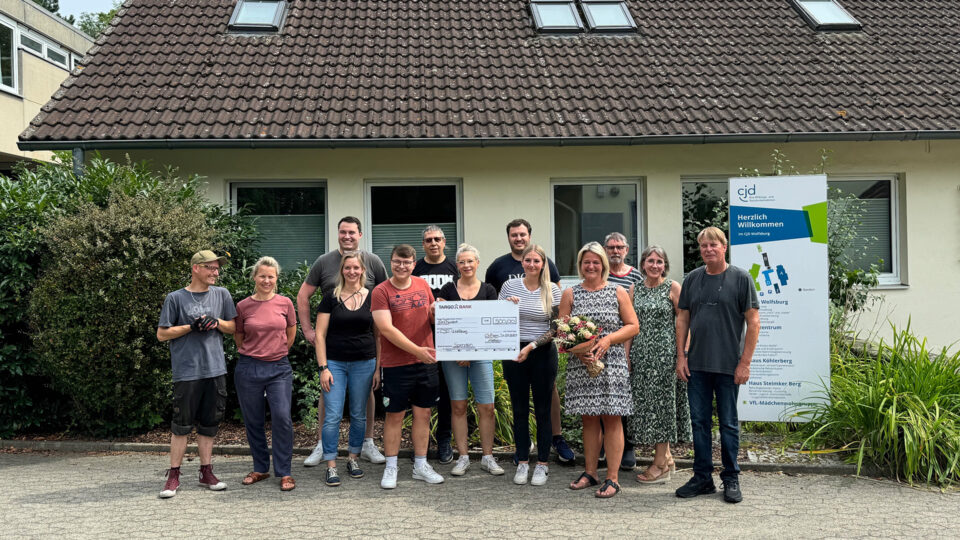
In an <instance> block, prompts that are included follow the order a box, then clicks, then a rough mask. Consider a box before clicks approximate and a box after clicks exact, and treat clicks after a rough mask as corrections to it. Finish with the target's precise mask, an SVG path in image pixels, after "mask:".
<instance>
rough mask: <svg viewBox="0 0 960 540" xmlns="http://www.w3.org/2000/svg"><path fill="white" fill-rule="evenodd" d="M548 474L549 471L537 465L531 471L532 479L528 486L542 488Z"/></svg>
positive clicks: (545, 467)
mask: <svg viewBox="0 0 960 540" xmlns="http://www.w3.org/2000/svg"><path fill="white" fill-rule="evenodd" d="M548 474H550V469H549V468H548V467H547V466H546V465H541V464H539V463H537V466H536V467H534V469H533V479H532V480H530V485H531V486H542V485H544V484H546V483H547V475H548Z"/></svg>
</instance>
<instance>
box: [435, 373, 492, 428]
mask: <svg viewBox="0 0 960 540" xmlns="http://www.w3.org/2000/svg"><path fill="white" fill-rule="evenodd" d="M440 364H441V366H442V368H443V375H444V377H446V380H447V388H448V389H449V390H450V399H451V400H452V401H465V400H466V399H467V397H468V396H469V392H468V391H467V379H469V380H470V384H471V385H472V386H473V398H474V400H475V401H476V402H477V403H484V404H486V403H493V360H471V361H470V365H469V366H468V367H461V366H458V365H457V363H456V362H441V363H440ZM440 399H441V400H442V399H443V397H441V398H440ZM438 440H439V439H438Z"/></svg>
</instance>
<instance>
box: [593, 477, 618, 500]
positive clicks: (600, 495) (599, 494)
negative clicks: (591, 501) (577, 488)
mask: <svg viewBox="0 0 960 540" xmlns="http://www.w3.org/2000/svg"><path fill="white" fill-rule="evenodd" d="M608 487H613V490H614V491H613V493H612V494H610V495H604V492H606V491H607V488H608ZM617 493H620V484H618V483H616V482H614V481H613V480H610V479H609V478H607V479H606V480H604V481H603V485H602V486H600V489H598V490H597V491H596V492H595V493H594V494H593V496H594V497H596V498H598V499H609V498H611V497H613V496H614V495H616V494H617Z"/></svg>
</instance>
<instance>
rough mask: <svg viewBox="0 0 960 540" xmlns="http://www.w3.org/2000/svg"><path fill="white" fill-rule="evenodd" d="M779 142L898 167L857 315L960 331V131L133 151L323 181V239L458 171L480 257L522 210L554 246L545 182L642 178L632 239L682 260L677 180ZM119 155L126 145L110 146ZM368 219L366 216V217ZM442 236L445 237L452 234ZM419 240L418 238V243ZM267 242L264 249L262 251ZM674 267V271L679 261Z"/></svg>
mask: <svg viewBox="0 0 960 540" xmlns="http://www.w3.org/2000/svg"><path fill="white" fill-rule="evenodd" d="M777 148H780V149H781V150H782V151H784V152H785V153H786V155H787V156H788V158H789V159H790V160H791V161H792V162H793V163H794V164H796V165H797V168H798V170H799V172H800V173H807V172H810V170H811V169H812V168H813V167H814V166H815V165H816V164H817V163H818V162H819V154H820V149H821V148H826V149H828V150H831V151H832V153H831V155H830V161H829V163H828V166H827V169H826V172H827V173H828V174H830V175H864V174H883V175H891V174H895V175H898V176H899V191H900V205H901V208H900V214H899V217H900V220H901V221H900V236H901V238H900V256H901V261H902V264H901V281H902V282H903V285H901V286H891V287H886V288H884V289H883V290H881V291H880V292H879V294H880V295H881V296H882V297H883V298H884V301H883V302H882V303H881V304H880V305H879V306H878V307H877V308H875V309H874V313H873V314H872V315H870V316H866V317H864V318H863V319H862V320H861V327H862V328H863V329H865V330H879V331H880V332H881V333H882V334H886V333H887V328H886V326H887V325H886V323H885V322H884V321H885V320H886V319H887V318H889V320H890V321H892V322H894V323H895V324H897V325H899V326H904V325H905V324H906V322H907V320H908V319H909V318H912V327H913V329H914V330H915V331H916V332H917V333H919V334H922V335H925V336H927V337H929V338H930V341H931V342H932V343H934V344H936V345H947V344H950V343H952V342H954V341H955V340H957V339H958V338H960V332H958V331H957V327H958V321H960V317H957V316H956V315H955V314H954V309H955V307H956V306H957V305H960V280H958V279H957V278H956V276H957V275H958V273H960V178H958V175H960V141H931V142H923V141H911V142H847V143H832V144H825V143H791V144H785V145H773V144H713V145H658V146H633V147H617V146H607V147H605V146H598V147H527V148H514V147H511V148H449V149H349V150H347V149H336V150H330V149H321V150H271V149H253V150H156V151H138V152H134V153H130V154H131V157H133V159H135V160H140V159H149V160H151V161H153V162H154V163H155V164H157V165H158V166H159V165H167V164H169V165H174V166H177V167H179V168H180V170H181V172H182V173H197V174H200V175H202V176H204V177H206V178H207V180H208V181H209V185H208V197H209V198H210V200H212V201H216V202H220V203H227V202H228V197H229V182H230V181H237V180H256V181H265V180H278V181H291V180H324V181H326V185H327V197H328V202H327V208H328V214H327V231H328V233H327V236H328V238H327V247H328V249H329V248H330V247H332V246H335V245H336V223H337V221H338V220H339V218H340V217H342V216H344V215H356V216H358V217H361V218H364V217H365V216H367V215H368V209H367V208H366V206H365V205H366V204H367V203H366V199H365V187H364V186H365V182H368V181H378V182H379V181H385V180H391V179H396V180H398V181H400V180H403V181H409V180H411V179H447V180H449V179H458V180H460V181H461V182H462V206H463V218H462V223H461V229H460V230H461V234H462V237H463V240H465V241H467V242H470V243H472V244H473V245H475V246H476V247H477V248H478V249H479V251H480V254H481V266H483V267H484V268H485V263H489V262H490V261H491V260H492V259H493V258H494V257H496V256H498V255H500V254H502V253H504V252H506V250H507V244H506V240H505V234H504V225H505V224H506V222H507V221H509V220H511V219H513V218H515V217H524V218H526V219H527V220H529V221H530V223H531V224H532V225H533V229H534V231H533V240H534V241H535V242H537V243H541V244H543V245H544V247H545V248H546V249H547V251H548V253H550V254H551V255H553V254H552V250H553V243H552V236H551V235H552V225H551V185H552V182H556V181H564V180H568V179H603V181H607V182H611V183H619V182H621V181H633V180H635V179H640V180H641V182H640V186H639V189H638V205H639V207H640V209H639V216H640V217H639V221H640V222H639V223H638V233H639V244H640V245H641V246H642V245H646V244H648V243H657V244H660V245H661V246H663V247H664V248H665V249H666V250H667V253H668V254H669V255H670V256H671V257H672V259H673V262H674V264H673V267H674V268H675V269H679V268H681V267H682V264H681V260H680V259H681V253H682V249H681V247H682V236H681V235H682V209H681V182H682V180H681V179H682V178H683V177H688V176H697V175H737V174H738V173H739V170H740V167H744V168H748V169H752V168H759V169H760V170H761V171H762V172H766V171H769V169H770V155H771V154H772V152H773V151H774V149H777ZM106 155H108V157H113V158H115V159H122V158H123V153H120V152H114V153H108V154H106ZM365 225H367V223H365ZM448 243H450V242H449V241H448ZM415 247H417V248H418V250H419V249H420V247H421V246H415ZM267 251H269V250H267ZM673 277H674V278H676V279H679V271H675V272H674V274H673Z"/></svg>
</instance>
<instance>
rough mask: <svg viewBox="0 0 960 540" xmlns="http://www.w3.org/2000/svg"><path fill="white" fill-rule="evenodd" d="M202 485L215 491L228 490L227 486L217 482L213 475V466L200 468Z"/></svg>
mask: <svg viewBox="0 0 960 540" xmlns="http://www.w3.org/2000/svg"><path fill="white" fill-rule="evenodd" d="M200 485H201V486H207V487H208V488H210V489H212V490H213V491H220V490H223V489H227V484H226V483H224V482H221V481H220V480H217V477H216V476H214V475H213V465H201V466H200Z"/></svg>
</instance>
